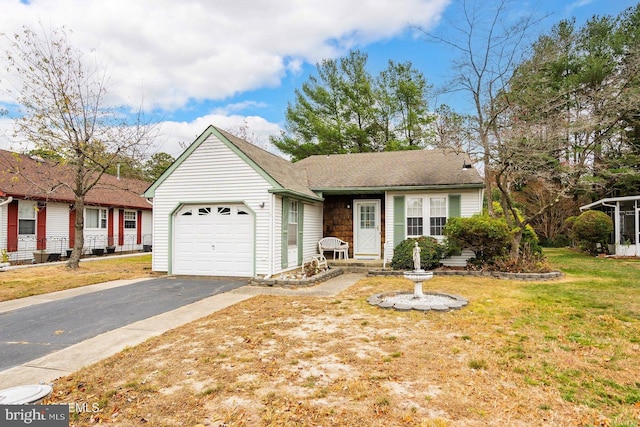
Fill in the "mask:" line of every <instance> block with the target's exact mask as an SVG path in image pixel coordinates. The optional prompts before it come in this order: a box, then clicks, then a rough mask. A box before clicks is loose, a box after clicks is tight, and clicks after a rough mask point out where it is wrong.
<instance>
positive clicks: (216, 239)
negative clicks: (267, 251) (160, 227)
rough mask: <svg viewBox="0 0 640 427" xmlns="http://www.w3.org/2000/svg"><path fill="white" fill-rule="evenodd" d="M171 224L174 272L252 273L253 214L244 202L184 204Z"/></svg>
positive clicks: (213, 274) (244, 274)
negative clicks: (242, 203)
mask: <svg viewBox="0 0 640 427" xmlns="http://www.w3.org/2000/svg"><path fill="white" fill-rule="evenodd" d="M174 225H175V226H174V238H173V241H174V246H173V261H174V262H173V273H174V274H187V275H196V276H241V277H247V276H252V275H253V238H254V236H253V233H254V227H253V215H252V213H251V211H250V210H249V209H248V208H247V207H246V206H245V205H232V204H224V205H222V204H220V205H216V204H211V205H197V206H184V207H183V208H182V209H180V210H179V211H178V212H177V213H176V217H175V221H174Z"/></svg>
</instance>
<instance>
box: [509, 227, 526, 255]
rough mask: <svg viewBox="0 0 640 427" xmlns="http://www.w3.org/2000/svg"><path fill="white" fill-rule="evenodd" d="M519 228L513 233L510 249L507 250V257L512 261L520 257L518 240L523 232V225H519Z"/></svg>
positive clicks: (520, 239) (519, 240)
mask: <svg viewBox="0 0 640 427" xmlns="http://www.w3.org/2000/svg"><path fill="white" fill-rule="evenodd" d="M519 229H520V231H517V232H515V233H513V237H512V239H511V249H510V250H509V258H511V261H514V262H518V260H519V258H520V242H521V241H522V233H523V232H524V227H519Z"/></svg>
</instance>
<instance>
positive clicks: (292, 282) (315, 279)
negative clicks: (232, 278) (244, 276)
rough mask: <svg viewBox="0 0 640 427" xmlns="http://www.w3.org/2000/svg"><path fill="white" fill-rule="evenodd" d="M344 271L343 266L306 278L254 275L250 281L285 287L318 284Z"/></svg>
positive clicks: (252, 283) (257, 283)
mask: <svg viewBox="0 0 640 427" xmlns="http://www.w3.org/2000/svg"><path fill="white" fill-rule="evenodd" d="M343 273H344V271H343V270H342V269H341V268H331V269H329V270H326V271H323V272H322V273H319V274H316V275H315V276H311V277H308V278H306V279H279V278H277V277H272V278H269V279H261V278H259V277H254V278H252V279H251V280H250V281H249V284H250V285H253V286H278V287H283V288H297V287H306V286H313V285H317V284H318V283H320V282H324V281H326V280H329V279H333V278H334V277H338V276H339V275H341V274H343Z"/></svg>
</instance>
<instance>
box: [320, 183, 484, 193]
mask: <svg viewBox="0 0 640 427" xmlns="http://www.w3.org/2000/svg"><path fill="white" fill-rule="evenodd" d="M474 188H484V184H434V185H416V186H411V185H404V186H399V187H329V188H325V187H323V188H312V190H313V191H315V192H316V193H321V194H367V193H381V192H384V191H415V190H447V191H449V190H464V189H474Z"/></svg>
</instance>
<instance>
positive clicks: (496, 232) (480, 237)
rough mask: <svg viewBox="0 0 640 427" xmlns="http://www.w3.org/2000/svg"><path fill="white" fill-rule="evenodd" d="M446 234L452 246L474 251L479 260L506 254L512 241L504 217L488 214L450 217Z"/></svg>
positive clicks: (445, 229) (489, 259)
mask: <svg viewBox="0 0 640 427" xmlns="http://www.w3.org/2000/svg"><path fill="white" fill-rule="evenodd" d="M444 235H445V237H446V238H447V240H448V242H449V246H450V247H459V248H467V249H470V250H472V251H473V253H474V254H475V258H476V260H477V261H478V262H480V263H484V262H491V261H493V260H494V259H495V258H498V257H500V256H502V255H504V254H505V253H506V251H507V249H508V247H509V243H510V242H511V232H510V231H509V227H508V226H507V224H506V222H505V221H504V219H497V218H491V217H490V216H488V215H474V216H472V217H469V218H449V219H448V220H447V224H446V225H445V227H444Z"/></svg>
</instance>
